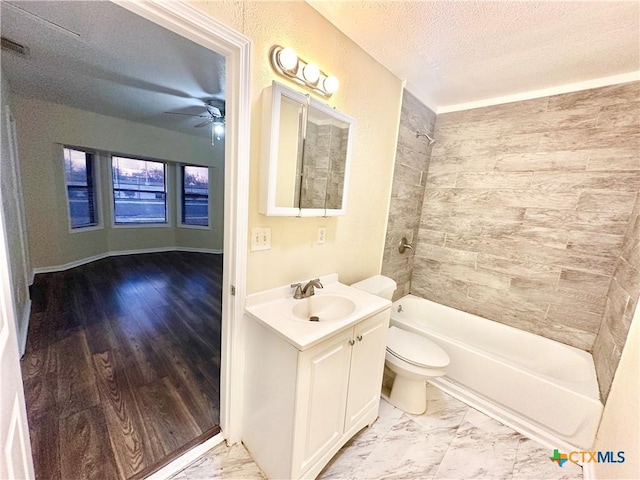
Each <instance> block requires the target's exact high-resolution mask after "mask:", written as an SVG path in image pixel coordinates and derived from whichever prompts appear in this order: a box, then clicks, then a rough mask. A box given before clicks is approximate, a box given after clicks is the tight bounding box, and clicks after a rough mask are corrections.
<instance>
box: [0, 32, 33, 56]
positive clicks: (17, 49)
mask: <svg viewBox="0 0 640 480" xmlns="http://www.w3.org/2000/svg"><path fill="white" fill-rule="evenodd" d="M2 50H8V51H10V52H13V53H16V54H18V55H20V56H21V57H26V56H27V55H29V47H25V46H24V45H20V44H19V43H16V42H14V41H13V40H9V39H8V38H6V37H2Z"/></svg>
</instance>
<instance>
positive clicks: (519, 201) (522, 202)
mask: <svg viewBox="0 0 640 480" xmlns="http://www.w3.org/2000/svg"><path fill="white" fill-rule="evenodd" d="M479 191H480V190H479ZM579 194H580V192H572V191H567V192H541V191H538V190H533V189H531V190H529V189H527V190H525V189H519V190H516V189H514V190H506V189H496V190H490V191H489V192H488V193H487V199H486V201H487V202H488V203H489V204H491V205H500V206H508V207H520V208H522V207H525V208H567V207H569V208H571V207H573V206H574V205H575V204H576V202H577V201H578V196H579Z"/></svg>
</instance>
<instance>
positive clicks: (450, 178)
mask: <svg viewBox="0 0 640 480" xmlns="http://www.w3.org/2000/svg"><path fill="white" fill-rule="evenodd" d="M457 177H458V174H457V173H440V174H438V173H431V174H429V175H428V176H427V184H426V186H427V187H428V188H435V187H441V188H453V187H455V186H456V180H457Z"/></svg>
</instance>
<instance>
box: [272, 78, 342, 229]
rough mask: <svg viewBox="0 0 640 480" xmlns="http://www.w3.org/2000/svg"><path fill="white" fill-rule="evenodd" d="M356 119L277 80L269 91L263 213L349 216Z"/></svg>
mask: <svg viewBox="0 0 640 480" xmlns="http://www.w3.org/2000/svg"><path fill="white" fill-rule="evenodd" d="M352 123H353V120H352V119H351V118H350V117H348V116H346V115H344V114H342V113H340V112H338V111H336V110H334V109H333V108H331V107H330V106H328V105H326V104H324V103H322V102H319V101H317V100H315V99H313V98H309V97H308V96H305V95H303V94H301V93H299V92H295V91H293V90H291V89H289V88H287V87H285V86H283V85H281V84H279V83H277V82H273V85H272V86H271V87H269V88H267V89H265V92H264V103H263V145H262V164H261V168H260V176H261V195H260V197H261V198H260V213H263V214H265V215H282V216H303V217H305V216H334V215H344V214H345V213H346V187H347V185H348V172H349V169H348V164H349V157H350V155H349V154H350V149H349V145H350V142H349V140H350V133H351V125H352Z"/></svg>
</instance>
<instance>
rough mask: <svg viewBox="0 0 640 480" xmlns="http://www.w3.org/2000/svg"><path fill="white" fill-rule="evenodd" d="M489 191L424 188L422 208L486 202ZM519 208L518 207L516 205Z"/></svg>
mask: <svg viewBox="0 0 640 480" xmlns="http://www.w3.org/2000/svg"><path fill="white" fill-rule="evenodd" d="M489 193H491V190H487V189H484V190H481V189H469V190H467V189H464V188H426V189H425V191H424V205H423V209H424V208H429V205H430V204H431V203H433V204H438V203H450V204H455V203H467V204H469V205H472V204H476V205H477V204H478V203H482V202H486V201H487V198H488V197H489ZM516 206H519V205H516Z"/></svg>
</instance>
